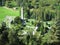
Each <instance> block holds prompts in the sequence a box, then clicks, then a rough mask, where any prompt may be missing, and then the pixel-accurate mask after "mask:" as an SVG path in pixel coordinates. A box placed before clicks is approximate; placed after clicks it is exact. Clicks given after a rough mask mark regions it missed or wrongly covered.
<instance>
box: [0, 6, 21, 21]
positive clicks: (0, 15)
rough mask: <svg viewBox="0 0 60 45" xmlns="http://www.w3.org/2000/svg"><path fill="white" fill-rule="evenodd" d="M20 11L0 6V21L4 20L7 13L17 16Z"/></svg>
mask: <svg viewBox="0 0 60 45" xmlns="http://www.w3.org/2000/svg"><path fill="white" fill-rule="evenodd" d="M19 14H20V13H19V11H18V10H12V9H9V8H8V9H7V8H4V7H0V22H1V21H2V20H4V18H5V17H6V16H7V15H9V16H18V15H19Z"/></svg>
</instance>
